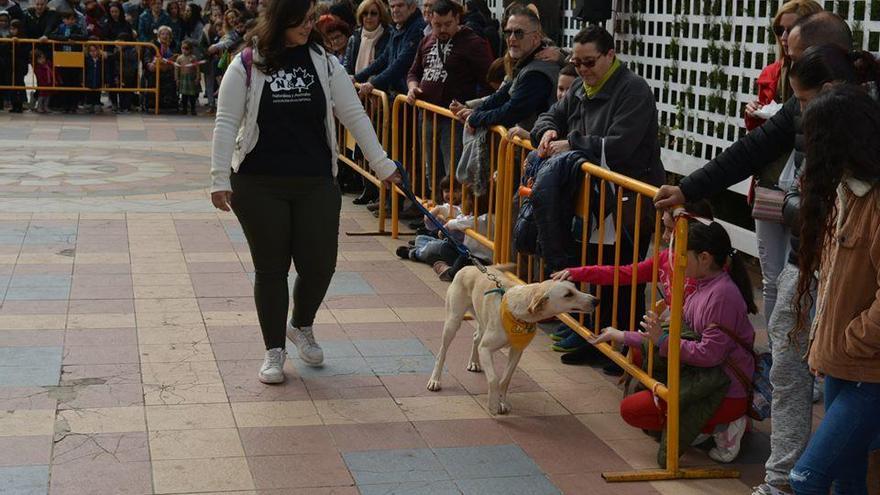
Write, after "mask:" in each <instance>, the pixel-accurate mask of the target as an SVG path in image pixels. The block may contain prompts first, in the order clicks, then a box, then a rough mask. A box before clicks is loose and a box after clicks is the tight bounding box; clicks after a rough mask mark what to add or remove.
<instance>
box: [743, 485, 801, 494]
mask: <svg viewBox="0 0 880 495" xmlns="http://www.w3.org/2000/svg"><path fill="white" fill-rule="evenodd" d="M793 493H794V492H793V491H792V489H791V487H790V486H788V485H785V486H781V487H779V486H773V485H771V484H770V483H762V484H760V485H758V486H756V487H754V488H752V495H792V494H793Z"/></svg>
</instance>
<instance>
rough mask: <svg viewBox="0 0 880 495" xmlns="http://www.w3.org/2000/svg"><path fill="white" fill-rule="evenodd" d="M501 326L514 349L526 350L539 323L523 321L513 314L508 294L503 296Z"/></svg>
mask: <svg viewBox="0 0 880 495" xmlns="http://www.w3.org/2000/svg"><path fill="white" fill-rule="evenodd" d="M496 290H498V289H496ZM490 292H491V291H490ZM502 294H503V292H502ZM501 326H502V327H503V328H504V332H505V333H506V334H507V341H508V342H509V343H510V347H513V348H514V349H518V350H524V349H525V348H526V347H528V345H529V344H530V343H531V342H532V339H533V338H535V328H536V327H537V324H536V323H529V322H527V321H522V320H520V319H518V318H517V317H515V316H513V313H511V312H510V309H509V308H508V307H507V296H506V295H503V296H502V297H501Z"/></svg>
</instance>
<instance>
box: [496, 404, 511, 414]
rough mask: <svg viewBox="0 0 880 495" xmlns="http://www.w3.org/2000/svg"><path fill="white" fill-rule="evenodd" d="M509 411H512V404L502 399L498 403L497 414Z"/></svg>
mask: <svg viewBox="0 0 880 495" xmlns="http://www.w3.org/2000/svg"><path fill="white" fill-rule="evenodd" d="M509 412H510V406H508V405H507V403H506V402H504V401H501V402H499V403H498V412H497V413H495V414H500V415H503V414H507V413H509Z"/></svg>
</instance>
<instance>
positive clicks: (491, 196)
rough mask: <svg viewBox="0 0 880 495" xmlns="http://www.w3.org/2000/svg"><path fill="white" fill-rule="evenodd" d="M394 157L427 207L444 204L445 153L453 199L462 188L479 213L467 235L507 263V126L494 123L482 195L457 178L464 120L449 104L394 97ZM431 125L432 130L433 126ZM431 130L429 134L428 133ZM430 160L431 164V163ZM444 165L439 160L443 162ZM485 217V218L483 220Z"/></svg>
mask: <svg viewBox="0 0 880 495" xmlns="http://www.w3.org/2000/svg"><path fill="white" fill-rule="evenodd" d="M441 126H448V127H449V135H450V136H449V145H448V149H441V148H440V147H441V139H440V138H439V132H438V130H439V128H440V127H441ZM391 128H392V129H393V130H394V132H393V134H392V148H391V149H392V158H393V159H395V160H398V161H400V162H401V163H402V164H403V166H404V168H405V169H406V170H407V173H408V175H409V176H410V180H411V182H412V183H411V184H410V187H411V188H412V190H413V192H414V193H415V195H416V196H417V197H418V198H419V199H420V200H421V201H422V202H423V204H426V205H432V204H441V203H442V202H443V198H442V196H441V192H440V188H439V183H440V180H441V179H442V176H441V175H440V174H439V173H438V170H437V168H438V167H437V166H433V164H437V162H438V156H440V155H442V156H443V162H444V163H443V165H444V168H445V169H446V174H447V176H448V177H449V186H450V194H451V195H452V196H453V197H454V196H455V195H456V192H460V194H461V197H462V202H463V203H466V204H469V205H472V206H471V211H470V213H472V214H473V216H474V226H473V227H472V228H469V229H467V230H466V231H465V234H466V235H467V236H468V237H470V238H472V239H474V240H475V241H476V242H478V243H479V244H480V245H482V246H484V247H485V248H487V249H488V250H491V251H492V253H493V261H495V262H496V263H500V262H502V261H503V258H502V256H503V250H502V249H499V248H498V246H499V245H500V243H501V242H503V239H502V237H503V233H504V232H506V231H507V230H508V229H507V225H508V224H507V223H506V222H507V220H508V218H507V216H506V215H505V214H504V212H505V211H506V207H507V206H508V205H509V204H510V200H509V198H505V197H504V196H505V195H506V191H507V187H506V183H505V182H504V181H505V180H506V176H507V170H506V166H507V162H508V160H507V151H506V143H507V140H506V135H507V130H506V129H505V128H503V127H500V126H497V127H493V128H492V129H490V130H489V132H488V133H487V136H486V139H487V143H488V151H489V156H488V168H487V169H486V170H485V171H483V172H484V173H485V176H484V177H482V178H483V179H484V180H485V191H482V194H478V192H479V191H476V190H475V188H473V187H471V186H469V185H468V184H461V183H459V182H458V181H457V179H456V169H457V167H458V158H459V155H458V154H457V153H456V148H457V147H458V146H457V143H461V142H462V140H463V138H464V133H465V128H464V124H463V123H461V122H459V121H458V120H457V119H456V118H455V115H453V114H452V112H451V111H449V110H448V109H446V108H443V107H439V106H437V105H432V104H430V103H426V102H424V101H419V100H416V102H415V104H414V105H410V104H408V103H407V102H406V97H405V96H403V95H399V96H398V97H397V98H396V99H395V100H394V109H393V112H392V127H391ZM429 129H430V130H429ZM429 133H430V135H429ZM429 164H431V166H430V167H429ZM438 165H439V164H438ZM399 193H400V191H399V189H398V188H395V189H394V190H393V192H392V214H391V217H392V227H391V228H392V237H394V238H397V237H398V235H399V234H400V232H399V231H398V219H399V212H398V211H397V204H398V203H397V195H398V194H399ZM484 217H485V218H484Z"/></svg>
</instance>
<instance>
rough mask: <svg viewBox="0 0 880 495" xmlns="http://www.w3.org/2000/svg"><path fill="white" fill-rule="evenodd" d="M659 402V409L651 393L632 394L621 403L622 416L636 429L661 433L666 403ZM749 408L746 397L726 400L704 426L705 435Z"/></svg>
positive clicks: (742, 414) (644, 391) (660, 400)
mask: <svg viewBox="0 0 880 495" xmlns="http://www.w3.org/2000/svg"><path fill="white" fill-rule="evenodd" d="M657 400H658V402H659V403H660V408H659V409H658V408H657V405H656V404H654V395H653V394H652V393H651V392H650V391H648V390H643V391H641V392H637V393H635V394H632V395H630V396H629V397H627V398H625V399H623V402H621V403H620V416H621V417H622V418H623V420H624V421H626V422H627V423H628V424H629V425H631V426H635V427H636V428H641V429H643V430H652V431H660V430H662V429H663V427H665V426H666V401H664V400H662V399H657ZM747 406H748V399H746V398H745V397H743V398H739V399H730V398H725V399H724V400H723V401H721V405H720V406H718V409H717V410H716V411H715V414H714V415H712V417H711V418H709V421H707V422H706V424H705V425H703V430H702V431H703V433H712V430H714V429H715V427H716V426H717V425H723V424H727V423H730V422H731V421H734V420H736V419H739V418H740V417H741V416H744V415H745V414H746V412H747V411H748V408H747Z"/></svg>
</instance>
